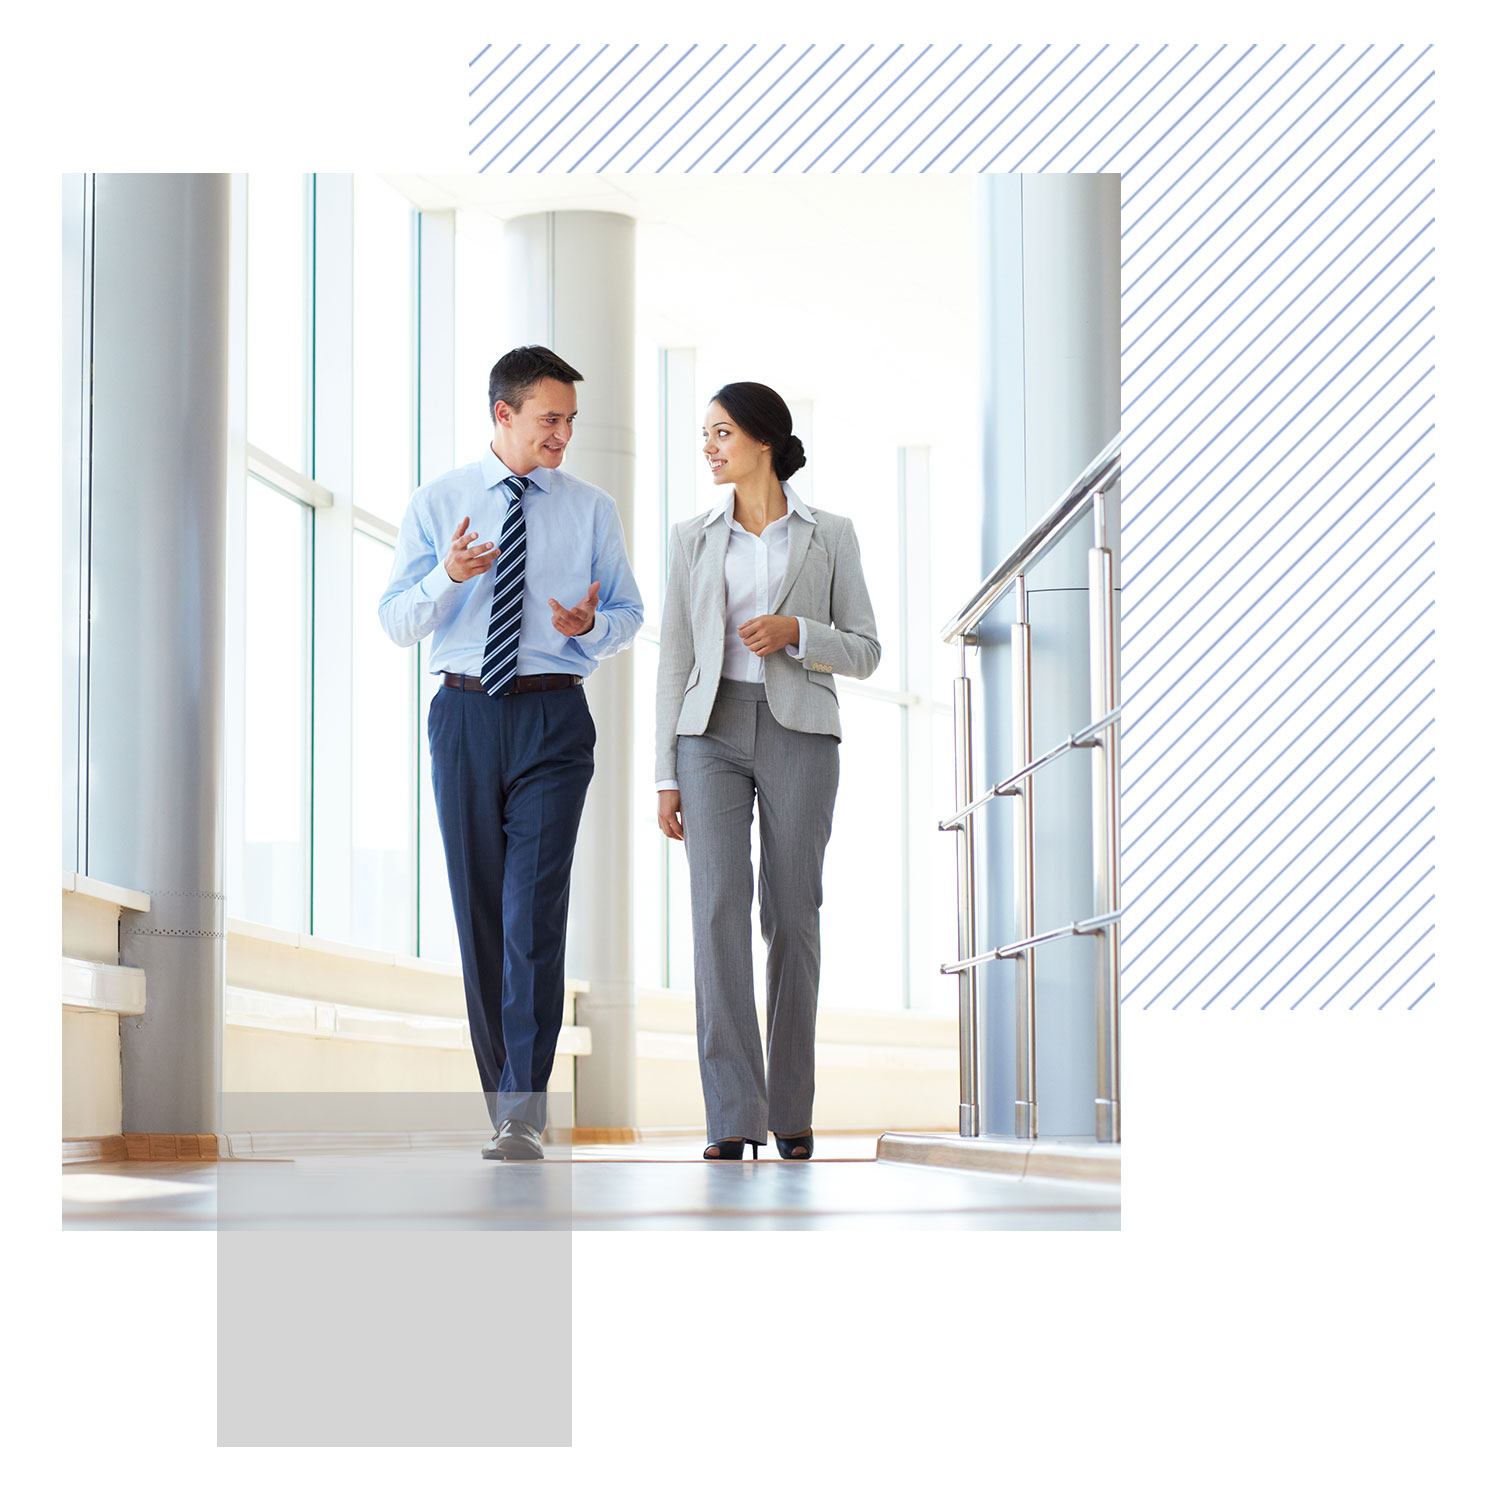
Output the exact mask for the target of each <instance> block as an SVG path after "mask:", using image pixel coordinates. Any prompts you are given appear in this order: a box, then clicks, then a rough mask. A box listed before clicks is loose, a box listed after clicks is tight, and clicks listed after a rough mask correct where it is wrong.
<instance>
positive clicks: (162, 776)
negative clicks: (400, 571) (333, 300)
mask: <svg viewBox="0 0 1512 1512" xmlns="http://www.w3.org/2000/svg"><path fill="white" fill-rule="evenodd" d="M230 229H231V181H230V177H229V175H227V174H101V175H99V176H98V178H97V179H96V182H95V243H94V339H93V364H94V395H93V397H94V404H93V471H92V476H91V479H90V532H89V552H90V574H91V581H90V599H89V602H90V621H91V623H90V678H89V683H90V706H89V730H90V737H91V742H90V758H91V759H90V767H91V769H90V774H89V813H88V846H89V855H88V864H89V869H90V870H91V871H93V872H94V873H95V874H96V875H98V876H100V877H103V878H106V879H108V880H109V881H112V882H117V883H121V884H123V885H125V886H127V887H134V888H138V889H140V890H142V891H144V892H148V893H150V894H151V895H152V909H151V912H150V913H149V914H147V915H146V916H145V917H142V918H141V919H140V922H139V923H134V924H132V925H130V926H123V928H122V932H121V960H122V962H123V963H124V964H126V965H130V966H139V967H142V968H144V969H145V970H146V973H147V1000H148V1007H147V1012H146V1013H145V1014H144V1015H143V1016H141V1017H139V1018H132V1019H127V1020H125V1021H123V1023H122V1026H121V1077H122V1104H123V1107H122V1121H123V1125H124V1127H125V1128H126V1129H127V1130H131V1131H136V1132H143V1133H208V1132H211V1131H213V1130H216V1129H217V1128H218V1126H219V1097H220V1047H221V1006H222V982H223V977H224V961H225V940H224V936H223V933H222V931H223V929H224V908H223V903H224V899H223V886H224V883H223V875H224V872H223V855H222V848H221V828H220V823H221V804H220V799H221V793H220V783H221V756H222V735H223V726H224V707H223V699H224V695H223V678H224V658H225V596H224V595H225V541H226V407H227V406H226V399H227V387H226V385H227V321H228V298H229V288H228V284H229V275H228V267H229V252H230Z"/></svg>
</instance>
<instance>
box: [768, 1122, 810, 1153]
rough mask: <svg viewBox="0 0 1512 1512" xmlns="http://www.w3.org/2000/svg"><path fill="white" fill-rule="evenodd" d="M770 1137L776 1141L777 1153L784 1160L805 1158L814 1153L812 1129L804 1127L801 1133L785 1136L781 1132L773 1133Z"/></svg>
mask: <svg viewBox="0 0 1512 1512" xmlns="http://www.w3.org/2000/svg"><path fill="white" fill-rule="evenodd" d="M772 1138H773V1139H775V1140H776V1141H777V1153H778V1154H779V1155H781V1156H782V1158H783V1159H784V1160H807V1159H808V1158H809V1156H810V1155H812V1154H813V1153H814V1131H813V1130H812V1129H805V1130H804V1131H803V1133H801V1134H792V1135H789V1136H787V1137H786V1138H784V1137H783V1136H782V1135H781V1134H773V1135H772Z"/></svg>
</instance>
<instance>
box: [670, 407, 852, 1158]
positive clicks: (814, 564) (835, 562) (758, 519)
mask: <svg viewBox="0 0 1512 1512" xmlns="http://www.w3.org/2000/svg"><path fill="white" fill-rule="evenodd" d="M703 451H704V459H705V460H706V461H707V463H708V465H709V469H710V471H711V473H712V474H713V477H714V481H715V482H716V483H717V484H720V485H723V488H724V494H723V497H722V499H721V501H720V502H719V503H718V504H717V505H715V507H714V508H713V509H712V510H710V511H709V512H708V513H706V514H703V515H698V516H695V517H694V518H693V519H691V520H684V521H682V522H681V523H679V524H678V525H677V526H676V527H675V528H674V529H673V532H672V542H671V550H670V553H669V563H668V569H667V594H666V603H665V606H664V609H663V613H662V637H661V663H660V666H659V668H658V670H657V678H656V778H657V783H656V785H657V787H658V789H659V790H660V791H659V793H658V795H657V820H658V823H659V824H660V826H661V830H662V833H663V834H664V835H667V836H668V837H669V838H671V839H673V840H683V839H686V844H687V847H688V868H689V872H690V874H691V878H692V893H693V982H694V995H695V1000H696V1004H697V1022H698V1064H699V1072H700V1075H701V1076H702V1079H703V1094H704V1111H705V1117H706V1121H707V1125H708V1129H707V1133H708V1138H709V1144H708V1147H707V1148H706V1149H705V1150H704V1158H705V1159H706V1160H739V1159H740V1158H741V1156H742V1155H743V1154H744V1153H745V1146H746V1145H747V1144H749V1145H750V1146H751V1151H752V1159H755V1158H756V1152H757V1150H758V1149H759V1147H760V1146H761V1145H764V1144H765V1143H766V1136H767V1131H768V1130H769V1129H770V1130H771V1131H772V1132H773V1134H774V1135H775V1136H776V1139H777V1148H778V1150H779V1151H780V1152H781V1154H782V1157H783V1159H784V1160H807V1159H808V1158H809V1156H810V1155H811V1154H812V1153H813V1149H814V1131H813V1128H812V1123H813V1105H814V1015H815V1009H816V1006H817V1003H818V996H819V903H820V874H821V872H822V869H823V865H824V847H825V844H826V842H827V841H828V840H829V833H830V820H831V818H832V816H833V814H834V808H835V788H836V785H837V783H838V781H839V777H840V751H839V745H840V714H839V701H838V699H837V697H836V694H835V676H834V674H836V673H841V674H843V675H845V676H847V677H870V676H871V674H872V672H873V671H875V670H876V666H877V658H878V656H879V654H880V647H879V646H878V643H877V627H876V622H875V620H874V619H873V617H872V607H871V600H870V598H869V597H868V596H867V592H866V582H865V579H864V578H863V577H862V574H861V554H860V550H859V548H858V546H857V544H856V532H855V528H854V527H853V526H852V524H851V522H850V521H849V520H848V519H846V518H844V516H842V515H834V514H829V513H827V512H826V511H824V510H817V509H810V508H809V507H808V506H807V505H806V504H805V503H804V502H803V500H802V499H800V498H799V497H798V495H797V494H796V493H795V492H794V491H793V490H792V489H791V488H790V487H789V486H788V483H787V480H788V479H789V478H790V477H791V476H792V475H793V474H794V473H795V472H797V471H798V469H799V468H800V467H802V466H803V462H804V455H803V443H802V442H801V441H800V440H799V439H798V438H797V437H796V436H795V435H794V434H793V417H792V415H791V414H790V413H789V411H788V407H787V405H786V404H784V403H783V401H782V398H781V396H780V395H778V394H777V393H775V392H774V391H773V390H772V389H769V388H767V387H766V385H765V384H761V383H731V384H727V385H726V386H725V387H724V388H722V389H720V391H719V392H718V393H717V394H715V396H714V398H713V399H712V400H711V401H710V404H709V410H708V413H707V415H705V417H704V448H703ZM753 800H754V803H755V806H756V809H757V812H758V814H759V816H760V823H761V879H760V898H761V934H762V938H763V939H764V940H765V941H766V945H767V1063H766V1066H765V1067H763V1065H762V1055H761V1036H760V1033H759V1031H758V1029H757V1024H756V997H755V990H754V987H753V984H752V980H751V949H750V917H751V808H752V802H753ZM788 1131H790V1132H788Z"/></svg>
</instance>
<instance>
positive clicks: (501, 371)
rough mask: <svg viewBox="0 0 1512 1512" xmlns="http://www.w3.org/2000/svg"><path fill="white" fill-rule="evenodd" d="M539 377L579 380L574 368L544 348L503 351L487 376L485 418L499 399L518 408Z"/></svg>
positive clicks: (579, 381)
mask: <svg viewBox="0 0 1512 1512" xmlns="http://www.w3.org/2000/svg"><path fill="white" fill-rule="evenodd" d="M543 378H555V379H556V380H557V381H558V382H559V383H581V382H582V381H583V375H582V374H581V373H580V372H578V370H577V369H576V368H575V367H573V366H572V365H571V364H570V363H567V362H563V361H562V359H561V358H560V357H558V356H557V354H556V353H555V352H553V351H551V350H550V348H548V347H543V346H523V347H516V348H515V349H514V350H513V351H512V352H505V354H504V355H503V356H502V357H501V358H499V360H498V361H497V362H496V363H494V365H493V371H492V372H491V373H489V375H488V418H489V419H490V420H492V419H493V417H494V407H495V406H496V405H497V404H498V402H499V400H501V399H502V400H503V401H504V402H505V404H507V405H508V406H509V407H510V409H512V410H517V409H519V407H520V406H521V405H522V404H524V402H525V401H526V400H527V399H528V398H530V393H531V390H532V389H534V388H535V386H536V384H538V383H539V382H540V381H541V379H543Z"/></svg>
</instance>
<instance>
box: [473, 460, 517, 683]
mask: <svg viewBox="0 0 1512 1512" xmlns="http://www.w3.org/2000/svg"><path fill="white" fill-rule="evenodd" d="M504 487H505V489H506V490H507V492H508V494H509V507H508V508H507V509H506V510H505V512H504V526H503V529H502V530H501V531H500V533H499V559H498V561H497V562H495V563H494V592H493V611H492V613H491V614H490V615H489V617H488V640H487V641H486V642H485V644H484V646H483V672H482V680H483V690H484V692H486V693H499V692H502V691H503V689H504V688H505V687H507V686H508V685H509V683H510V682H512V681H513V680H514V675H515V664H516V663H517V662H518V661H519V659H520V621H521V619H522V618H523V617H524V614H525V510H524V509H523V508H522V507H521V505H520V498H521V496H522V495H523V494H524V492H525V489H526V482H525V479H524V478H516V477H512V476H511V477H507V478H505V479H504Z"/></svg>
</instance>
